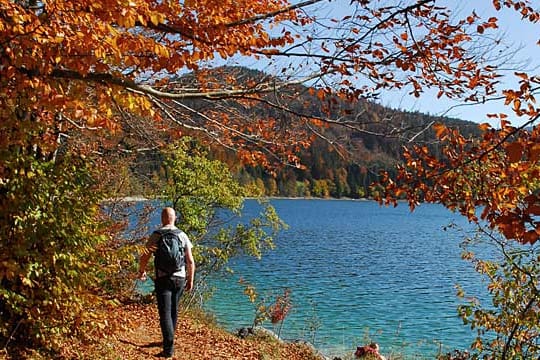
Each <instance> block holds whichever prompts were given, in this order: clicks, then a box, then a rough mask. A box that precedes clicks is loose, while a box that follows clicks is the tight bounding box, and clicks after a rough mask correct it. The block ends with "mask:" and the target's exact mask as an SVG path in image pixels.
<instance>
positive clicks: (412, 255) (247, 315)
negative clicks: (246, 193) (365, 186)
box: [206, 199, 482, 359]
mask: <svg viewBox="0 0 540 360" xmlns="http://www.w3.org/2000/svg"><path fill="white" fill-rule="evenodd" d="M271 204H272V205H273V206H274V207H275V208H276V210H277V212H278V214H279V215H280V217H281V218H282V219H283V220H284V221H285V222H286V223H287V224H288V225H289V229H288V230H286V231H283V232H282V233H280V235H279V237H278V238H277V239H276V241H275V242H276V246H277V247H276V249H275V250H273V251H270V252H268V253H266V254H265V255H264V257H263V259H262V260H260V261H258V260H256V259H253V258H247V257H242V258H239V259H235V260H234V261H233V262H232V263H231V267H232V268H233V269H234V271H235V273H234V274H233V275H231V276H230V277H228V278H227V279H223V278H218V279H214V280H213V284H214V285H215V286H216V288H217V291H216V293H215V295H214V297H213V299H212V300H211V301H210V302H209V303H208V304H207V305H206V306H207V309H209V310H210V311H211V312H213V313H214V314H215V315H216V317H217V319H218V321H219V322H220V323H221V324H222V325H223V326H225V327H227V328H229V329H231V330H234V329H237V328H239V327H242V326H249V325H251V322H252V321H253V316H254V306H253V304H251V303H250V302H249V301H248V298H247V297H246V295H244V294H243V293H242V291H243V286H242V285H240V284H238V279H239V278H240V277H242V278H243V279H245V280H246V281H247V282H249V283H251V284H253V285H255V287H256V290H257V293H258V294H259V295H261V296H265V295H266V296H269V295H272V294H279V293H282V292H283V290H284V289H286V288H288V289H290V290H291V296H292V302H293V309H292V311H291V313H290V314H289V316H288V317H287V318H286V319H285V322H284V324H283V328H282V330H281V337H282V338H284V339H305V340H308V341H310V342H313V343H314V345H315V346H316V347H317V348H318V349H320V350H321V351H322V352H323V353H324V354H325V355H327V356H330V357H331V356H344V355H346V354H351V353H352V352H353V351H354V349H356V346H357V345H362V344H365V343H366V342H368V341H370V340H372V341H376V342H377V343H379V345H380V346H381V353H383V354H387V355H390V354H392V353H402V354H405V355H406V356H407V358H411V359H412V358H414V359H422V358H426V359H433V358H434V357H435V354H437V352H438V351H442V352H449V351H451V350H453V349H456V348H459V349H465V348H468V347H469V344H470V343H471V341H472V339H473V336H474V334H473V333H472V331H471V330H470V329H469V328H468V327H466V326H464V325H463V323H462V321H461V319H460V318H459V317H458V316H457V305H458V304H459V302H460V300H459V299H458V298H457V297H456V290H455V285H456V283H459V284H460V285H463V287H464V288H465V290H466V291H467V292H470V293H471V294H473V295H478V294H479V293H482V286H481V285H482V284H481V282H480V279H479V277H478V275H477V274H476V273H475V272H474V271H473V269H472V266H471V264H469V263H467V262H465V261H463V260H462V259H461V257H460V254H461V249H460V247H459V243H460V242H461V241H462V240H463V238H464V237H465V233H466V232H467V231H469V232H471V231H472V229H473V228H472V226H471V225H469V224H468V222H467V221H466V220H465V219H463V218H462V217H461V216H460V215H458V214H453V213H451V212H449V211H448V210H446V209H445V208H443V207H442V206H439V205H433V204H423V205H421V206H420V207H418V208H417V209H416V210H415V211H414V212H413V213H411V212H410V211H409V208H408V206H407V205H406V204H400V205H399V206H398V207H397V208H388V207H380V206H379V205H378V204H376V203H374V202H369V201H353V200H350V201H348V200H315V199H314V200H304V199H302V200H296V199H294V200H293V199H275V200H271ZM258 211H259V205H258V204H257V202H256V201H253V200H247V201H246V206H245V213H246V215H249V214H255V213H257V212H258ZM451 223H454V224H456V225H457V226H458V227H461V228H462V229H463V230H462V231H457V230H455V229H453V228H452V229H446V230H444V228H445V227H447V226H448V225H449V224H451ZM463 231H465V233H464V232H463ZM267 327H269V328H272V327H271V325H268V326H267Z"/></svg>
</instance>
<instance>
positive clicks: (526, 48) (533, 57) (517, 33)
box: [226, 0, 540, 126]
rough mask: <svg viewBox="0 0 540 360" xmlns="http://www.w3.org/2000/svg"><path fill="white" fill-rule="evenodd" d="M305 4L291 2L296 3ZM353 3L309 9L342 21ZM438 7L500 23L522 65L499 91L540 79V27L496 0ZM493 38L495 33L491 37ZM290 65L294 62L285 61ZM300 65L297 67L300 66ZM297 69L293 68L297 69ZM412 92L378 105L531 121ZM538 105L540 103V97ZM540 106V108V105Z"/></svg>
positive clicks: (454, 1) (449, 1) (392, 94)
mask: <svg viewBox="0 0 540 360" xmlns="http://www.w3.org/2000/svg"><path fill="white" fill-rule="evenodd" d="M301 1H303V0H291V2H293V3H297V2H301ZM372 1H373V3H377V4H386V5H396V4H397V3H398V2H401V3H403V4H405V5H407V4H411V3H412V1H413V0H394V1H392V0H372ZM533 3H536V4H537V5H536V6H540V1H538V0H533ZM350 4H351V0H327V1H324V2H322V3H318V4H316V5H312V6H311V7H308V8H307V10H308V12H309V13H310V14H312V13H315V14H316V15H317V16H318V17H319V18H321V19H324V18H326V19H328V18H335V19H340V18H342V17H344V16H346V15H351V14H350V12H351V7H350ZM437 4H438V5H442V6H447V7H449V8H450V9H452V11H453V13H454V14H455V16H456V18H459V19H462V18H465V17H466V16H468V15H469V14H470V13H471V12H472V11H475V12H476V14H477V15H478V16H480V17H481V18H482V19H483V20H486V21H487V19H488V18H490V17H492V16H495V17H497V18H498V19H499V29H498V30H497V32H498V33H500V34H503V35H504V36H503V38H502V40H503V43H504V46H506V47H507V50H503V53H504V54H510V55H511V56H510V57H511V60H512V61H513V62H516V63H519V66H516V65H511V64H509V67H511V71H508V72H507V74H509V76H505V77H503V78H502V80H501V86H500V88H499V90H502V89H505V88H509V87H511V86H513V87H515V84H516V83H517V81H516V79H515V76H514V75H513V73H514V71H515V70H516V69H519V70H520V71H526V72H528V73H529V74H539V75H540V46H538V45H536V43H537V41H538V40H539V39H540V24H531V23H529V22H527V21H524V20H522V19H521V16H520V14H518V13H517V12H515V11H513V10H510V9H505V8H503V9H501V11H496V10H495V9H494V8H493V5H492V0H437ZM490 34H491V33H490ZM285 60H287V61H290V59H285ZM226 62H227V63H229V64H231V63H232V64H235V63H236V64H241V65H243V66H247V67H252V68H258V69H261V70H263V71H266V72H269V73H279V70H280V69H281V65H282V63H281V62H279V61H278V62H277V63H276V64H275V65H274V66H272V65H269V64H268V62H266V61H265V60H253V59H246V58H241V59H238V58H235V59H229V60H228V61H226ZM298 65H299V63H296V64H295V65H294V66H298ZM294 66H293V68H294ZM409 91H410V89H405V90H403V91H397V90H392V91H389V92H386V93H381V94H380V97H379V100H378V102H379V103H380V104H382V105H384V106H388V107H391V108H394V109H402V110H407V111H419V112H422V113H426V114H431V115H442V116H447V117H453V118H458V119H463V120H470V121H474V122H477V123H483V122H488V123H490V124H492V125H493V126H498V125H499V120H498V119H495V120H494V119H489V118H488V117H487V116H486V115H487V114H488V113H506V114H507V115H508V116H509V118H508V119H509V120H510V121H512V124H514V125H521V124H522V123H523V122H524V121H526V120H527V119H519V118H517V117H515V116H514V115H513V113H512V112H511V110H510V109H509V108H506V107H505V106H504V105H503V103H502V102H501V101H498V102H488V103H486V104H475V105H472V104H469V105H463V103H461V102H456V101H453V100H449V99H445V98H441V99H437V97H436V94H437V91H436V90H434V91H427V92H426V93H424V94H423V95H422V96H421V97H420V98H415V97H413V96H412V95H408V92H409ZM538 101H539V102H540V96H539V99H538ZM539 106H540V104H539Z"/></svg>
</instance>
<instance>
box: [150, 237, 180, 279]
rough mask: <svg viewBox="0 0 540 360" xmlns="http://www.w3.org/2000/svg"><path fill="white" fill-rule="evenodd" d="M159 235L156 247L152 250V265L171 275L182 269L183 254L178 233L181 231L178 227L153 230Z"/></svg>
mask: <svg viewBox="0 0 540 360" xmlns="http://www.w3.org/2000/svg"><path fill="white" fill-rule="evenodd" d="M154 233H155V234H157V235H159V239H158V242H157V249H156V251H155V252H154V266H155V268H156V270H160V271H161V272H163V273H165V274H167V275H172V274H173V273H175V272H177V271H179V270H180V269H182V267H183V266H184V265H185V263H186V261H185V254H184V247H185V244H184V243H183V241H182V239H181V238H180V234H182V233H183V232H182V231H181V230H178V229H165V230H164V229H160V230H156V231H154Z"/></svg>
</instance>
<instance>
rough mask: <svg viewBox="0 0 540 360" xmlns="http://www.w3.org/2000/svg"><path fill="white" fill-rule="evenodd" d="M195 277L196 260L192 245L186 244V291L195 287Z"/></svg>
mask: <svg viewBox="0 0 540 360" xmlns="http://www.w3.org/2000/svg"><path fill="white" fill-rule="evenodd" d="M194 279H195V260H193V254H192V252H191V247H190V246H186V291H191V289H193V280H194Z"/></svg>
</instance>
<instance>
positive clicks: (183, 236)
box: [146, 225, 193, 278]
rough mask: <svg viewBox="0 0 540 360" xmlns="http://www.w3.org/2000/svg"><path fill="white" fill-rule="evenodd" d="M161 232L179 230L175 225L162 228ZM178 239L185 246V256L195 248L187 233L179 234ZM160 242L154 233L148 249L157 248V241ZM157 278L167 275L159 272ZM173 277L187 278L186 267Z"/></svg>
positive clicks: (149, 240)
mask: <svg viewBox="0 0 540 360" xmlns="http://www.w3.org/2000/svg"><path fill="white" fill-rule="evenodd" d="M159 230H178V228H177V227H176V226H174V225H166V226H163V227H161V228H160V229H159ZM178 237H179V238H180V241H181V242H182V244H185V245H184V254H185V253H186V252H187V251H188V249H189V250H191V249H192V248H193V244H192V243H191V240H189V238H188V236H187V235H186V233H185V232H183V231H181V232H180V234H178ZM158 240H159V237H158V236H157V235H156V234H155V233H153V234H152V235H151V236H150V239H148V243H147V244H146V246H147V247H155V246H156V245H157V241H158ZM156 275H157V277H161V276H165V275H167V274H166V273H164V272H162V271H161V270H159V269H158V270H157V274H156ZM172 276H178V277H183V278H185V277H186V266H185V265H184V266H182V268H181V269H180V270H178V271H176V272H175V273H173V274H172Z"/></svg>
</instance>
